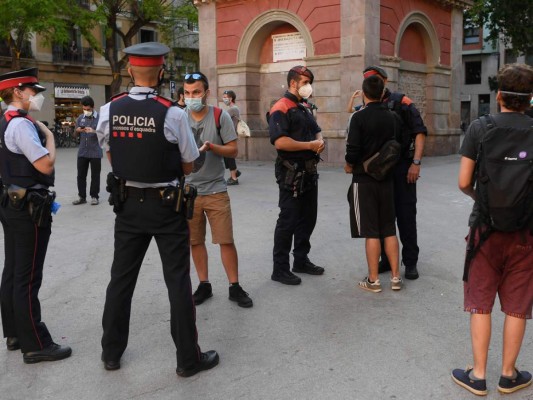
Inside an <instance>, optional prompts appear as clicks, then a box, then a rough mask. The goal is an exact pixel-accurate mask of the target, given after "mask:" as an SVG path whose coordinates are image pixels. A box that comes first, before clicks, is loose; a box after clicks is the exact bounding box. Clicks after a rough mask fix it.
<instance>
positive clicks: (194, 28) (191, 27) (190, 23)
mask: <svg viewBox="0 0 533 400" xmlns="http://www.w3.org/2000/svg"><path fill="white" fill-rule="evenodd" d="M187 28H188V29H189V30H190V31H192V32H198V22H197V21H190V20H189V21H187Z"/></svg>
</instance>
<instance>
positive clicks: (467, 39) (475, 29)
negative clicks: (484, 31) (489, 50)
mask: <svg viewBox="0 0 533 400" xmlns="http://www.w3.org/2000/svg"><path fill="white" fill-rule="evenodd" d="M479 41H480V29H479V26H477V25H475V24H474V23H473V22H472V20H471V19H470V18H467V17H465V18H464V19H463V43H464V44H473V43H479Z"/></svg>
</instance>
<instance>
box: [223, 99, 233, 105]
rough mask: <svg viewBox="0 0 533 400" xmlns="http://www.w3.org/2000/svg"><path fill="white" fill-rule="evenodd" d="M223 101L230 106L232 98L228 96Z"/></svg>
mask: <svg viewBox="0 0 533 400" xmlns="http://www.w3.org/2000/svg"><path fill="white" fill-rule="evenodd" d="M222 101H223V102H224V104H225V105H227V106H229V104H230V103H231V102H230V99H228V98H225V99H222Z"/></svg>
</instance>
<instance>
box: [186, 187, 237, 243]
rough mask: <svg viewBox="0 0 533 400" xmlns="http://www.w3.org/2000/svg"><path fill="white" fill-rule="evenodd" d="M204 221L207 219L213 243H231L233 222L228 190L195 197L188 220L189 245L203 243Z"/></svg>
mask: <svg viewBox="0 0 533 400" xmlns="http://www.w3.org/2000/svg"><path fill="white" fill-rule="evenodd" d="M206 217H207V219H206ZM206 221H209V226H210V227H211V236H212V242H213V243H214V244H231V243H233V223H232V218H231V205H230V201H229V195H228V192H221V193H215V194H209V195H205V196H198V197H196V200H195V201H194V215H193V217H192V219H191V220H189V231H190V235H191V245H193V246H194V245H197V244H203V243H205V229H206Z"/></svg>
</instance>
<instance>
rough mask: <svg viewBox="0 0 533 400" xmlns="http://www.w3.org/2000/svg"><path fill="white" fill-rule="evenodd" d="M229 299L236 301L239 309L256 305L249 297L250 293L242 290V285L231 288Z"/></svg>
mask: <svg viewBox="0 0 533 400" xmlns="http://www.w3.org/2000/svg"><path fill="white" fill-rule="evenodd" d="M229 299H230V300H231V301H236V302H237V305H238V306H239V307H244V308H250V307H252V306H253V305H254V302H253V301H252V299H251V298H250V296H248V293H246V292H245V291H244V290H243V289H242V287H241V285H231V286H230V287H229Z"/></svg>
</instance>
